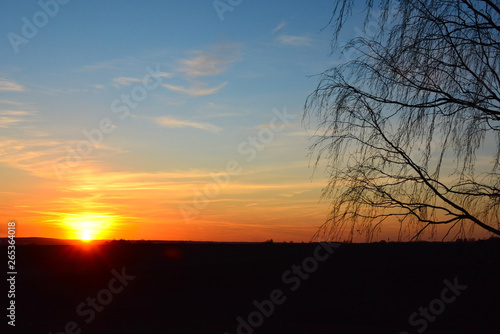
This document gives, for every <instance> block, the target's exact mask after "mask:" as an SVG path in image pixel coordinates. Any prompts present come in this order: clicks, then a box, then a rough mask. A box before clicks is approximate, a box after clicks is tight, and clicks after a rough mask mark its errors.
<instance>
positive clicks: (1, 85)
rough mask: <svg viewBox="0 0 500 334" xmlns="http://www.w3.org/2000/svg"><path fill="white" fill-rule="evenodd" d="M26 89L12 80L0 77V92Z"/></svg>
mask: <svg viewBox="0 0 500 334" xmlns="http://www.w3.org/2000/svg"><path fill="white" fill-rule="evenodd" d="M25 90H26V89H25V88H24V87H23V86H21V85H20V84H18V83H16V82H14V81H8V80H5V79H0V92H24V91H25Z"/></svg>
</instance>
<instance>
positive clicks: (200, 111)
mask: <svg viewBox="0 0 500 334" xmlns="http://www.w3.org/2000/svg"><path fill="white" fill-rule="evenodd" d="M47 2H51V1H47ZM61 2H65V1H62V0H61ZM42 3H44V0H42ZM220 3H227V1H221V2H220ZM233 3H238V1H233ZM58 7H59V8H55V7H54V6H53V5H52V6H49V7H47V8H48V9H47V10H48V11H52V13H51V14H52V16H50V15H44V14H40V11H41V10H42V8H41V6H40V5H39V4H38V1H33V0H30V1H23V2H22V6H21V5H20V2H19V1H2V3H1V4H0V13H1V14H0V15H1V17H2V19H1V20H0V31H1V32H2V37H1V39H0V59H1V62H0V137H1V143H0V183H1V184H2V188H1V190H0V191H1V195H0V196H1V197H0V199H1V204H0V218H1V219H0V220H1V221H3V222H5V223H6V222H7V221H8V220H12V219H13V220H16V221H17V223H18V231H17V236H18V237H28V236H39V237H56V238H81V237H82V236H83V235H85V234H88V235H90V236H91V237H92V238H98V239H113V238H115V239H119V238H124V239H166V240H215V241H264V240H266V239H271V238H272V239H274V240H275V241H283V240H287V241H288V240H293V241H309V240H310V238H311V236H312V234H313V233H314V232H315V231H316V229H317V227H318V226H319V225H320V224H322V223H323V222H324V221H325V218H326V216H327V213H328V205H327V203H324V202H321V203H320V202H319V201H320V194H321V189H322V188H323V187H324V186H325V185H326V183H325V182H326V181H325V180H326V179H325V175H323V173H322V170H321V169H320V170H318V171H317V172H316V173H315V174H314V177H313V168H312V167H309V165H310V162H309V158H308V155H307V154H308V146H309V144H310V141H309V137H310V135H311V134H313V131H312V130H311V128H306V127H305V126H304V125H303V124H302V121H301V118H302V113H303V105H304V102H305V99H306V97H307V95H308V94H309V93H311V92H312V91H313V90H314V88H315V86H316V84H317V81H318V77H317V76H313V75H315V74H318V73H320V72H322V71H324V70H326V69H328V68H330V67H332V65H333V64H334V63H335V58H334V57H332V56H331V55H330V52H331V48H330V39H331V31H330V29H325V30H322V28H324V27H325V25H326V24H327V23H328V21H329V19H330V17H331V13H332V10H333V7H334V2H333V1H331V0H328V1H314V2H308V1H242V2H241V3H240V4H239V5H236V6H234V7H233V6H231V7H230V8H227V7H226V9H227V10H225V11H224V12H221V13H220V14H221V15H219V14H218V13H217V11H216V9H215V8H214V6H213V2H212V1H146V2H141V1H126V2H122V1H76V0H73V1H69V2H68V3H67V4H59V5H58ZM221 8H224V7H221ZM222 10H223V9H219V11H222ZM221 17H222V18H223V20H221ZM23 18H26V19H24V20H23ZM34 20H35V21H36V22H37V23H38V25H39V27H38V28H37V27H36V26H35V28H36V29H37V31H34V30H33V29H30V28H33V27H30V25H31V24H33V22H34ZM26 21H29V23H26ZM23 26H25V27H24V29H23ZM356 31H359V28H357V26H354V27H350V28H349V29H347V35H349V33H352V35H353V36H354V35H355V34H356ZM347 37H348V36H347ZM150 73H154V76H151V75H150ZM311 76H312V77H311ZM127 99H128V100H127ZM284 113H285V114H287V115H289V116H287V118H284V119H283V116H281V118H280V117H277V116H276V115H277V114H279V115H283V114H284ZM85 133H87V135H85ZM259 136H260V137H259ZM89 137H90V138H92V139H91V140H93V141H94V144H92V142H91V140H89V139H88V138H89ZM255 138H256V139H255ZM252 143H253V144H252ZM78 152H79V153H78ZM228 164H229V165H228ZM228 175H229V177H228ZM215 179H218V182H219V183H216V181H214V180H215ZM200 194H202V195H200ZM203 196H205V197H203ZM3 231H5V230H4V229H2V232H3ZM389 232H390V231H389ZM2 236H5V233H3V235H2Z"/></svg>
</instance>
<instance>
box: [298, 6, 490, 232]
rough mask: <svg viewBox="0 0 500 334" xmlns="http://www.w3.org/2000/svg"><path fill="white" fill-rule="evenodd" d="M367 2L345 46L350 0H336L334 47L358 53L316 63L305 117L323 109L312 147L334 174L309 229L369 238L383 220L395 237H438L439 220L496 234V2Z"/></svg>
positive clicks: (332, 22) (456, 229)
mask: <svg viewBox="0 0 500 334" xmlns="http://www.w3.org/2000/svg"><path fill="white" fill-rule="evenodd" d="M374 3H375V2H374V1H372V0H366V3H365V7H366V10H367V13H368V14H367V16H366V20H365V30H364V31H365V34H364V36H359V37H356V38H354V39H352V40H350V41H349V43H347V44H346V45H345V46H344V47H342V48H340V47H339V36H340V32H341V31H342V29H343V28H344V26H345V23H346V22H347V20H348V18H349V17H350V15H351V12H352V10H353V4H354V0H340V1H339V2H338V3H337V5H336V7H335V10H334V12H333V15H332V18H331V20H330V23H329V25H328V26H329V27H331V28H332V31H333V38H332V47H333V49H332V50H336V49H342V51H343V52H344V54H347V53H348V52H349V53H350V54H355V57H354V58H353V59H348V60H346V61H345V62H343V63H342V64H340V65H338V66H335V67H333V68H331V69H330V70H327V71H325V72H324V73H322V75H321V78H320V81H319V84H318V87H317V88H316V90H315V91H314V92H313V93H312V94H311V95H310V96H309V97H308V98H307V101H306V103H305V113H304V121H305V122H306V123H307V122H309V121H310V120H311V118H314V119H317V120H319V126H318V129H317V132H316V133H317V136H316V137H315V140H314V142H313V145H312V146H311V154H312V155H313V156H314V157H315V163H316V165H317V164H318V163H319V162H320V161H321V160H322V159H323V158H325V159H326V160H327V161H328V164H327V171H328V173H329V175H330V181H329V183H328V185H327V187H326V188H325V189H324V191H323V197H324V198H327V199H329V200H331V203H332V207H331V212H330V215H329V218H328V220H327V221H326V222H325V223H324V225H322V227H321V228H320V229H319V231H318V232H317V236H315V238H318V237H323V238H324V237H326V238H329V239H332V240H341V238H343V236H345V235H346V233H347V235H349V238H351V240H352V238H353V236H354V235H356V234H358V233H359V234H361V235H365V236H366V237H367V239H368V240H371V239H372V238H373V235H374V234H375V233H376V232H377V231H379V230H380V227H381V226H383V225H384V224H385V223H387V222H389V221H392V222H394V221H396V222H399V223H400V232H399V233H400V239H403V238H411V239H418V238H419V237H420V236H421V233H422V232H423V231H425V230H428V231H429V232H430V236H431V237H433V236H435V233H436V227H437V226H438V225H445V226H446V227H447V231H448V233H446V235H445V237H444V238H448V237H452V238H456V237H457V236H461V237H462V238H465V236H466V235H467V234H469V233H472V232H473V231H474V228H478V227H479V228H481V229H484V230H486V231H488V232H490V233H491V234H492V235H500V219H499V207H500V174H499V165H500V142H499V141H500V3H499V2H498V1H496V0H476V1H473V0H444V1H443V0H399V1H395V0H382V1H380V2H376V3H379V5H378V6H379V7H374ZM374 11H377V12H378V13H380V15H379V19H378V21H377V25H378V30H377V31H378V32H377V33H376V34H374V35H371V36H369V34H366V26H367V24H370V25H373V22H371V21H370V18H371V17H372V14H373V12H374ZM491 143H494V145H491Z"/></svg>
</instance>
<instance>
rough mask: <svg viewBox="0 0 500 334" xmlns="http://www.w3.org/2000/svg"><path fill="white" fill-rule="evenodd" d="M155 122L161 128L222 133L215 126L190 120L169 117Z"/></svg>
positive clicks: (157, 119) (160, 118)
mask: <svg viewBox="0 0 500 334" xmlns="http://www.w3.org/2000/svg"><path fill="white" fill-rule="evenodd" d="M155 122H156V123H157V124H159V125H161V126H165V127H168V128H184V127H191V128H196V129H200V130H206V131H210V132H213V133H217V132H220V131H221V130H222V129H221V128H219V127H218V126H215V125H213V124H209V123H199V122H192V121H188V120H180V119H175V118H172V117H167V116H165V117H159V118H156V119H155Z"/></svg>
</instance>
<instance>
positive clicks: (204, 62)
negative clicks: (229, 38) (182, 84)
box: [177, 44, 238, 78]
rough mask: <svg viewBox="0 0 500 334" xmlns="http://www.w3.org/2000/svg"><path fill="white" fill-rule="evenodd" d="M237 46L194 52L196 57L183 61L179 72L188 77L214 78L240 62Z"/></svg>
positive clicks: (180, 61)
mask: <svg viewBox="0 0 500 334" xmlns="http://www.w3.org/2000/svg"><path fill="white" fill-rule="evenodd" d="M237 51H238V45H237V44H217V45H215V46H214V47H213V48H212V50H210V51H208V52H207V51H199V50H196V51H193V52H192V53H194V54H195V57H192V58H188V59H181V60H179V63H180V65H181V67H179V68H178V69H177V71H179V72H181V73H184V74H186V75H187V76H188V77H191V78H193V77H204V76H214V75H219V74H221V73H224V72H225V71H226V70H227V69H228V67H229V66H230V65H231V64H232V63H234V62H236V61H237V60H238V55H237Z"/></svg>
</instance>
